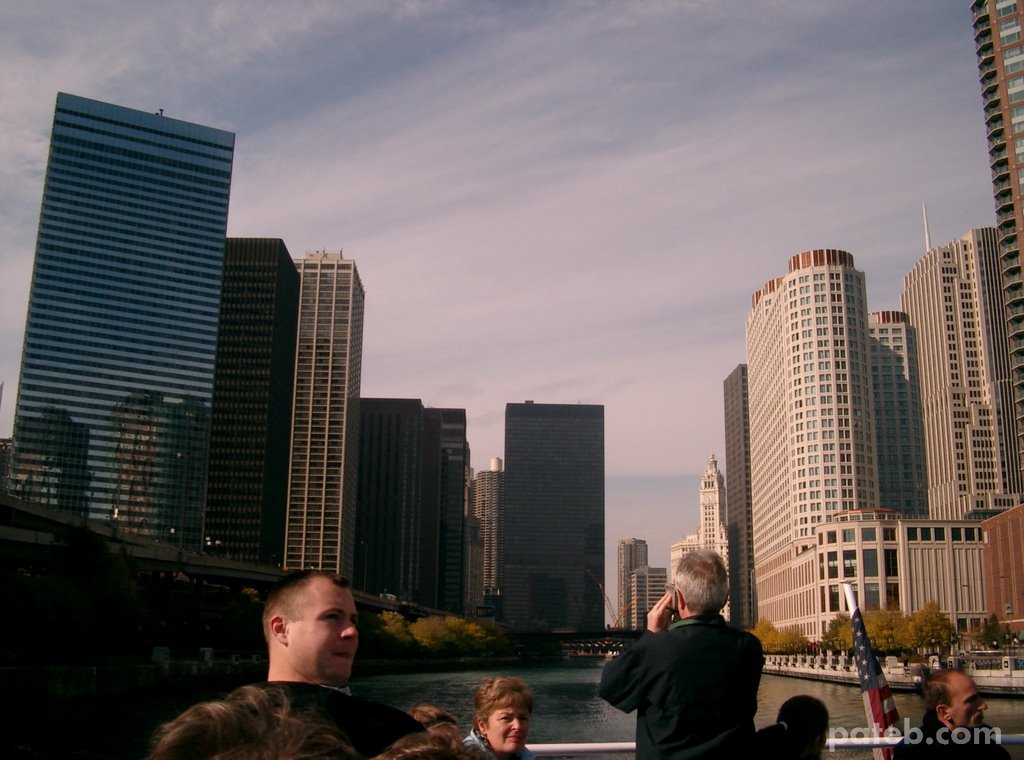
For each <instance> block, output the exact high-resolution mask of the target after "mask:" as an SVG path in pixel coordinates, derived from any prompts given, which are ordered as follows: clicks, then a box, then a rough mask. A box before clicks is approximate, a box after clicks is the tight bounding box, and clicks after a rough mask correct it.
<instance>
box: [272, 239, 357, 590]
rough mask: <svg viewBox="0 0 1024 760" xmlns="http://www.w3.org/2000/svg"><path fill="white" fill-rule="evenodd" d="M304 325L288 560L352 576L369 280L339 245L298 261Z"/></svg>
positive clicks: (298, 366) (294, 565)
mask: <svg viewBox="0 0 1024 760" xmlns="http://www.w3.org/2000/svg"><path fill="white" fill-rule="evenodd" d="M296 266H297V268H298V270H299V328H298V333H297V349H296V354H295V390H294V402H293V407H292V451H291V459H290V462H289V476H288V514H287V520H286V523H285V565H286V567H288V568H289V569H291V570H298V569H301V568H321V569H324V570H331V571H333V572H336V573H340V574H341V575H344V576H346V577H348V578H351V577H352V571H353V556H354V549H355V527H356V521H355V510H356V476H357V471H356V468H357V466H358V459H357V455H358V450H357V447H358V445H359V385H360V378H361V376H362V358H363V284H362V282H361V280H360V279H359V272H358V270H357V269H356V264H355V262H354V261H352V260H351V259H346V258H344V257H343V256H342V254H341V252H340V251H339V252H337V253H331V252H326V251H312V252H308V253H307V254H306V258H304V259H300V260H298V261H296Z"/></svg>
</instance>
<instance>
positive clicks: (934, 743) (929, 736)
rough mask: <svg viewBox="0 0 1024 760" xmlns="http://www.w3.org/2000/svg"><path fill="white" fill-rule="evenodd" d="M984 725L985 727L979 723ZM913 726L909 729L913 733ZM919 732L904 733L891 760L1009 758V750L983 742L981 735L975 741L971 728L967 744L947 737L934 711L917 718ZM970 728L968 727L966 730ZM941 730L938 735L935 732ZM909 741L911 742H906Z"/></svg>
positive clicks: (937, 732)
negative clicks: (919, 721)
mask: <svg viewBox="0 0 1024 760" xmlns="http://www.w3.org/2000/svg"><path fill="white" fill-rule="evenodd" d="M983 728H988V726H983ZM914 730H915V729H911V732H913V731H914ZM918 730H919V731H920V735H917V734H913V733H911V732H908V734H907V736H906V737H905V738H904V739H903V741H901V742H900V743H899V744H897V745H896V749H895V751H894V752H893V760H930V759H932V758H934V759H935V760H943V759H944V758H948V759H949V760H953V759H954V758H978V760H1010V753H1009V752H1007V751H1006V748H1005V747H1003V746H1001V745H999V744H995V743H994V741H993V740H990V741H991V743H988V742H986V741H985V738H984V736H985V734H981V735H979V736H978V737H977V739H978V741H977V743H975V741H974V739H975V738H976V737H975V735H974V731H971V741H970V742H968V743H957V741H956V739H957V738H959V737H958V736H951V735H950V731H949V729H947V728H946V727H945V725H943V723H942V721H940V720H939V718H938V716H937V715H936V714H935V711H934V710H929V711H928V712H926V713H925V714H924V718H923V719H922V721H921V728H920V729H918ZM968 730H970V729H968ZM940 731H941V732H942V733H941V734H940V733H939V732H940ZM910 742H913V743H910Z"/></svg>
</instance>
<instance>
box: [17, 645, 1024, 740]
mask: <svg viewBox="0 0 1024 760" xmlns="http://www.w3.org/2000/svg"><path fill="white" fill-rule="evenodd" d="M603 666H604V663H603V661H600V660H572V661H567V662H564V663H557V664H552V665H548V666H536V667H516V668H512V669H509V670H507V671H505V673H504V674H507V675H517V676H520V677H522V678H525V679H526V680H527V681H528V682H529V683H530V684H531V685H532V686H533V688H534V690H535V691H536V693H537V704H536V712H535V715H534V718H533V721H532V724H531V726H530V740H531V741H532V742H536V743H549V742H608V741H632V740H633V737H634V728H635V725H634V721H635V718H634V716H633V715H626V714H624V713H621V712H619V711H618V710H616V709H614V708H613V707H611V706H610V705H608V704H607V703H606V702H604V700H602V699H600V698H599V697H598V696H597V684H598V681H599V680H600V677H601V668H602V667H603ZM490 675H497V674H496V673H493V672H491V671H481V670H478V671H467V672H461V673H419V674H407V675H391V676H374V677H366V678H357V679H356V680H355V681H353V683H352V691H353V693H354V694H356V695H357V696H360V697H364V698H366V699H375V700H378V701H381V702H384V703H386V704H390V705H394V706H395V707H398V708H402V709H407V708H409V707H412V706H413V705H416V704H418V703H420V702H429V703H432V704H435V705H438V706H440V707H443V708H445V709H446V710H448V711H450V712H451V713H452V714H453V715H455V717H456V718H458V720H459V725H460V726H462V727H463V728H464V729H465V730H466V731H468V730H469V728H470V726H471V725H472V718H473V692H474V691H475V690H476V687H477V686H478V685H479V683H480V681H482V680H483V679H484V678H486V677H487V676H490ZM237 685H239V684H229V683H225V684H223V685H222V686H221V687H220V688H218V687H216V686H213V685H210V684H206V685H204V686H202V687H200V688H192V689H185V688H182V689H171V690H162V691H161V692H159V693H154V694H148V695H142V694H139V695H131V696H127V695H125V696H119V697H104V698H102V699H99V698H96V699H88V700H74V701H66V702H64V701H62V702H56V703H54V704H52V705H48V706H47V708H46V709H45V710H40V709H38V706H36V707H29V706H25V709H18V708H19V705H18V703H17V702H16V701H15V702H11V703H8V705H7V706H6V710H5V715H4V718H5V730H4V731H0V757H3V758H4V759H5V760H7V758H13V759H14V760H42V759H43V758H50V757H60V758H66V759H67V760H99V759H100V758H102V759H103V760H121V759H122V758H123V759H124V760H129V759H132V760H137V758H139V757H144V756H145V754H146V750H147V747H148V744H149V737H150V735H151V734H152V732H153V729H155V728H156V727H157V726H158V725H160V723H162V722H163V721H166V720H170V719H172V718H174V717H176V716H177V715H178V714H179V713H181V712H183V711H184V710H185V709H186V708H188V707H189V706H190V705H192V704H195V703H196V702H201V701H204V700H208V699H216V698H219V697H221V696H223V695H224V694H225V693H227V692H228V691H231V689H233V688H234V687H235V686H237ZM794 694H810V695H812V696H815V697H817V698H818V699H820V700H822V701H823V702H825V704H827V705H828V708H829V712H830V714H831V717H832V720H831V725H832V726H842V727H843V728H845V729H847V730H851V729H853V728H856V727H858V726H863V725H864V708H863V703H862V702H861V696H860V692H859V691H858V690H857V689H856V688H854V687H852V686H844V685H839V684H832V683H823V682H818V681H803V680H797V679H793V678H782V677H780V676H765V677H764V678H763V679H762V681H761V689H760V692H759V695H758V703H759V708H758V713H757V718H756V722H757V725H758V727H761V726H766V725H768V724H770V723H772V722H773V721H774V718H775V715H776V714H777V713H778V709H779V706H780V705H781V704H782V703H783V702H785V701H786V700H787V699H788V698H789V697H791V696H793V695H794ZM988 703H989V709H988V712H987V719H988V722H990V723H991V724H992V725H995V726H999V727H1000V728H1001V729H1002V730H1003V731H1005V732H1006V733H1017V734H1022V733H1024V700H1021V699H990V700H988ZM896 705H897V707H898V708H899V711H900V717H901V720H902V718H905V717H906V718H910V721H911V725H915V726H916V725H918V724H919V723H920V720H921V714H922V712H923V711H924V707H923V705H922V702H921V698H920V697H918V696H916V695H913V694H897V695H896ZM55 725H58V726H60V727H61V730H60V731H53V726H55ZM1008 749H1009V751H1010V754H1011V756H1012V757H1014V758H1017V759H1018V760H1024V747H1009V748H1008ZM837 752H838V754H836V755H835V757H836V758H837V760H870V757H871V753H870V752H869V751H853V750H841V751H837ZM587 757H598V756H596V755H589V756H587ZM607 757H608V758H609V760H613V759H614V760H623V758H624V757H625V756H623V755H609V756H607ZM826 757H828V755H826Z"/></svg>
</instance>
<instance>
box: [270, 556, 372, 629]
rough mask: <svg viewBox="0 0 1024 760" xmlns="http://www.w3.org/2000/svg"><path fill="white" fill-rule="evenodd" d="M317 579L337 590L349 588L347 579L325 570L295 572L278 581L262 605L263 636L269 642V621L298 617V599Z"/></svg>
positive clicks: (349, 584)
mask: <svg viewBox="0 0 1024 760" xmlns="http://www.w3.org/2000/svg"><path fill="white" fill-rule="evenodd" d="M317 578H323V579H324V580H325V581H328V582H330V583H333V584H334V585H335V586H337V587H338V588H351V586H352V584H351V583H349V580H348V578H343V577H342V576H340V575H337V574H335V573H331V572H328V571H327V570H297V571H295V572H294V573H289V574H288V575H286V576H285V577H284V578H282V579H281V580H279V581H278V582H277V584H275V586H274V587H273V588H272V589H270V593H268V594H267V601H266V603H265V604H264V605H263V636H264V638H265V639H266V640H267V643H269V642H270V619H271V618H272V617H274V616H275V615H283V616H284V617H286V618H288V619H289V620H294V619H295V618H296V617H298V614H299V613H298V604H299V599H300V598H301V597H302V592H303V591H304V590H305V589H306V588H307V587H308V586H309V584H310V583H312V582H313V581H314V580H316V579H317Z"/></svg>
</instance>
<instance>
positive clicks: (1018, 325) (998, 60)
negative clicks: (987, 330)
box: [971, 0, 1024, 491]
mask: <svg viewBox="0 0 1024 760" xmlns="http://www.w3.org/2000/svg"><path fill="white" fill-rule="evenodd" d="M971 13H972V17H973V21H974V43H975V47H976V51H977V57H978V72H979V77H980V80H981V93H982V103H983V108H984V119H985V134H986V136H987V138H988V154H989V166H990V168H991V170H992V193H993V197H994V200H995V211H996V239H997V243H998V245H999V261H998V265H997V268H998V271H999V272H1000V273H1001V282H1000V286H1001V290H1002V302H1003V315H1004V318H1005V320H1006V333H1007V338H1008V353H1009V356H1008V362H1009V368H1008V373H1007V375H1008V377H1009V378H1010V381H1009V382H1010V392H1011V397H1012V398H1011V403H1012V410H1013V411H1012V415H1009V416H1010V419H1009V422H1010V424H1011V427H1012V429H1013V431H1014V435H1015V438H1016V445H1015V446H1014V447H1013V448H1012V450H1009V449H1008V457H1009V456H1016V457H1017V460H1016V468H1017V470H1018V476H1017V482H1018V483H1019V482H1021V480H1024V478H1021V476H1020V474H1019V471H1020V470H1021V469H1022V467H1024V464H1022V462H1021V458H1020V457H1021V453H1022V452H1024V279H1022V276H1021V275H1022V273H1021V262H1020V253H1021V240H1020V234H1021V231H1022V230H1024V208H1022V206H1021V197H1022V196H1021V185H1022V181H1021V180H1022V172H1024V103H1022V98H1024V41H1022V37H1021V34H1022V29H1021V25H1022V22H1024V6H1022V5H1021V4H1020V3H1019V2H1017V0H974V2H973V3H972V4H971ZM993 316H994V318H997V319H998V316H997V315H993ZM1009 466H1011V467H1012V466H1014V462H1013V460H1012V459H1011V460H1009ZM1012 490H1014V491H1020V490H1021V488H1020V486H1019V485H1018V486H1015V487H1013V489H1012Z"/></svg>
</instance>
